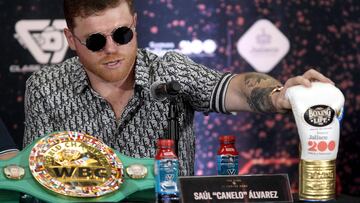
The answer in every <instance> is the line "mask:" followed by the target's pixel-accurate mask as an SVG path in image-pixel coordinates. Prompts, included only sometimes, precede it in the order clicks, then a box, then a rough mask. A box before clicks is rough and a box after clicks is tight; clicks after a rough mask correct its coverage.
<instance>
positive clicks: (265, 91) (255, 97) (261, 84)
mask: <svg viewBox="0 0 360 203" xmlns="http://www.w3.org/2000/svg"><path fill="white" fill-rule="evenodd" d="M277 86H281V83H280V82H279V81H277V80H276V79H274V78H272V77H270V76H269V75H266V74H262V73H245V75H244V87H243V91H244V93H245V94H244V95H245V97H246V101H247V103H248V105H249V107H250V109H251V110H252V111H254V112H261V113H265V112H277V109H276V107H275V106H274V104H273V102H272V98H271V95H270V94H271V92H272V91H273V90H274V88H275V87H277Z"/></svg>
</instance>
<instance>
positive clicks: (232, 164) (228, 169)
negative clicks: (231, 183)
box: [217, 155, 239, 175]
mask: <svg viewBox="0 0 360 203" xmlns="http://www.w3.org/2000/svg"><path fill="white" fill-rule="evenodd" d="M217 166H218V174H219V175H237V174H238V172H239V156H237V155H236V156H234V155H218V156H217Z"/></svg>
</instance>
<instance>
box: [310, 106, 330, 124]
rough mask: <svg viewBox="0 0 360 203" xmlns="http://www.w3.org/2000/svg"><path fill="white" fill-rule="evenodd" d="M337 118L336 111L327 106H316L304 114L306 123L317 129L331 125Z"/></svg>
mask: <svg viewBox="0 0 360 203" xmlns="http://www.w3.org/2000/svg"><path fill="white" fill-rule="evenodd" d="M334 116H335V111H334V110H333V109H332V108H331V107H329V106H326V105H315V106H312V107H310V108H309V109H308V110H306V112H305V114H304V119H305V121H306V122H307V123H308V124H310V125H312V126H316V127H323V126H327V125H329V124H330V123H331V122H332V120H333V118H334Z"/></svg>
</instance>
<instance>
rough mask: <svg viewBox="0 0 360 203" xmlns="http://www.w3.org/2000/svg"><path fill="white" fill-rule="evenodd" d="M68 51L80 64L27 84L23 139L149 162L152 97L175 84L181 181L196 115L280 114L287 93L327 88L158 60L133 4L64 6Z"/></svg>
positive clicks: (162, 125)
mask: <svg viewBox="0 0 360 203" xmlns="http://www.w3.org/2000/svg"><path fill="white" fill-rule="evenodd" d="M64 13H65V18H66V22H67V25H68V28H67V29H65V30H64V33H65V36H66V38H67V41H68V43H69V46H70V48H71V49H72V50H74V51H75V52H76V53H77V55H78V57H74V58H71V59H68V60H66V61H65V62H63V63H61V64H58V65H53V66H49V67H45V68H43V69H42V70H40V71H39V72H36V73H35V74H33V75H32V76H31V77H30V78H29V79H28V81H27V84H26V97H25V137H24V144H25V145H28V144H30V143H31V142H32V141H33V140H34V139H35V138H36V137H39V136H41V135H44V134H46V133H50V132H53V131H61V130H72V131H80V132H85V133H88V134H90V135H93V136H95V137H97V138H99V139H101V140H102V141H104V142H105V143H106V144H108V145H109V146H110V147H112V148H114V149H116V150H118V151H119V152H121V153H123V154H125V155H128V156H132V157H154V156H155V150H156V146H155V143H156V140H157V139H158V138H160V137H164V135H165V134H166V129H167V127H168V123H167V115H168V110H169V101H168V100H164V101H157V100H155V99H154V98H153V97H152V96H151V94H150V87H151V85H152V84H153V83H154V82H156V81H162V82H168V81H171V80H176V81H178V82H180V84H181V86H182V89H181V91H180V94H179V98H178V100H177V101H178V107H179V134H180V140H179V154H178V156H179V159H180V173H181V175H192V174H193V173H194V171H193V164H194V153H195V146H194V144H195V138H194V131H193V118H194V111H202V112H213V111H215V112H221V113H229V112H233V111H253V112H285V111H287V110H289V109H290V108H291V106H290V103H289V101H288V100H287V99H286V98H285V91H286V89H287V88H288V87H290V86H294V85H298V84H302V85H305V86H310V81H312V80H319V81H322V82H331V81H330V80H329V79H328V78H326V77H324V76H323V75H322V74H320V73H318V72H317V71H315V70H309V71H307V72H306V73H305V74H304V75H302V76H297V77H294V78H291V79H289V80H288V81H287V82H286V83H285V85H283V86H282V85H281V83H280V82H279V81H277V80H275V79H274V78H272V77H270V76H268V75H265V74H260V73H243V74H237V75H235V74H230V73H220V72H217V71H214V70H211V69H208V68H206V67H204V66H202V65H200V64H196V63H194V62H193V61H192V60H190V59H189V58H187V57H186V56H184V55H181V54H178V53H175V52H170V53H167V54H165V55H164V57H162V58H160V57H158V56H156V55H154V54H152V53H150V52H148V51H146V50H143V49H138V47H137V39H136V37H137V32H136V29H135V28H136V24H137V15H136V13H135V12H134V8H133V1H132V0H108V1H98V0H65V1H64Z"/></svg>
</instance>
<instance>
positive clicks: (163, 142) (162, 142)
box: [157, 139, 174, 147]
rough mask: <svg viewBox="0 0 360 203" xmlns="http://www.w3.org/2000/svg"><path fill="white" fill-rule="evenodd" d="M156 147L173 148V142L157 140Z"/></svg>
mask: <svg viewBox="0 0 360 203" xmlns="http://www.w3.org/2000/svg"><path fill="white" fill-rule="evenodd" d="M157 146H164V147H172V146H174V140H171V139H159V140H158V141H157Z"/></svg>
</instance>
